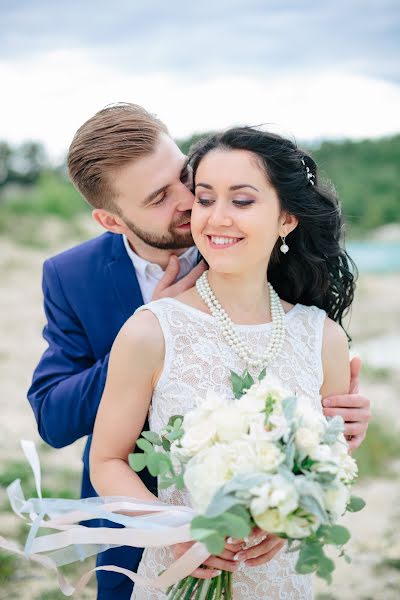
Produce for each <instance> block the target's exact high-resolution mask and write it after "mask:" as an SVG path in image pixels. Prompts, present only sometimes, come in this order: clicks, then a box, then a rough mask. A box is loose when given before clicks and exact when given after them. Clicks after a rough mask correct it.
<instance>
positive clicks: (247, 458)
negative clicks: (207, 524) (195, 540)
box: [184, 440, 257, 512]
mask: <svg viewBox="0 0 400 600" xmlns="http://www.w3.org/2000/svg"><path fill="white" fill-rule="evenodd" d="M256 470H257V455H256V452H255V448H254V446H253V445H251V444H249V443H248V442H245V441H243V440H235V441H234V442H231V443H230V444H219V443H217V444H215V445H213V446H210V447H208V448H205V449H204V450H202V451H201V452H199V453H198V454H197V455H196V456H195V457H194V458H192V459H191V460H190V461H189V462H188V463H187V465H186V470H185V473H184V483H185V486H186V488H187V489H188V491H189V493H190V496H191V499H192V505H193V507H194V508H195V509H196V510H198V511H199V512H204V511H205V510H206V508H207V506H208V504H209V502H210V501H211V499H212V497H213V495H214V494H215V492H216V491H217V490H218V489H219V488H220V487H222V486H223V485H224V484H225V483H226V482H227V481H230V480H231V479H232V478H233V477H234V476H235V475H239V474H241V473H252V472H254V471H256Z"/></svg>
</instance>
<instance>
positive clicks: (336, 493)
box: [324, 483, 350, 519]
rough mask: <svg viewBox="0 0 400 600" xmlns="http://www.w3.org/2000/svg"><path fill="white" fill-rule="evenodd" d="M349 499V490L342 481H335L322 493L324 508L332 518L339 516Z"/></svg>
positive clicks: (343, 511) (344, 509)
mask: <svg viewBox="0 0 400 600" xmlns="http://www.w3.org/2000/svg"><path fill="white" fill-rule="evenodd" d="M349 499H350V490H349V489H348V487H347V486H346V485H344V484H343V483H336V484H335V486H334V487H330V488H329V489H328V490H327V491H326V492H325V495H324V505H325V508H326V510H327V511H328V512H329V513H330V514H331V516H332V517H333V518H334V519H338V518H339V517H341V516H342V515H343V514H344V513H345V511H346V506H347V503H348V501H349Z"/></svg>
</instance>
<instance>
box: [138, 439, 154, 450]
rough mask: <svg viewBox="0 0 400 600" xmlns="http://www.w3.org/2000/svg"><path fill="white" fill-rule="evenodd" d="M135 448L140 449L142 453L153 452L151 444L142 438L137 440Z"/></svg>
mask: <svg viewBox="0 0 400 600" xmlns="http://www.w3.org/2000/svg"><path fill="white" fill-rule="evenodd" d="M136 446H137V447H138V448H140V449H141V450H143V452H149V453H151V452H154V448H153V444H151V443H150V442H148V441H147V440H145V439H143V438H139V439H138V441H137V442H136Z"/></svg>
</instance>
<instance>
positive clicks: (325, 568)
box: [317, 553, 335, 583]
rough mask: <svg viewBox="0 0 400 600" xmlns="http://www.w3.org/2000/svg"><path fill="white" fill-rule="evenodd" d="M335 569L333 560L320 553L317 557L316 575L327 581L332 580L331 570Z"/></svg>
mask: <svg viewBox="0 0 400 600" xmlns="http://www.w3.org/2000/svg"><path fill="white" fill-rule="evenodd" d="M334 570H335V563H334V562H333V560H331V559H330V558H328V557H327V556H326V555H325V554H324V553H322V556H321V558H320V559H319V565H318V569H317V575H318V577H321V578H322V579H325V581H327V582H328V583H330V582H331V581H332V577H331V575H332V572H333V571H334Z"/></svg>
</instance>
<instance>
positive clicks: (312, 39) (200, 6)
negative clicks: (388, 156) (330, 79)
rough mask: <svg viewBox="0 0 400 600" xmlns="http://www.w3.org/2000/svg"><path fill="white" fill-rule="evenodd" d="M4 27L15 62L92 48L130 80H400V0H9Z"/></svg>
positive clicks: (1, 50)
mask: <svg viewBox="0 0 400 600" xmlns="http://www.w3.org/2000/svg"><path fill="white" fill-rule="evenodd" d="M0 19H1V22H2V36H1V40H0V55H1V56H3V57H4V58H8V60H14V59H17V58H18V59H19V60H23V59H25V58H26V57H27V56H34V55H40V54H46V53H48V52H51V51H56V50H73V49H81V50H82V49H85V50H86V52H88V53H90V54H91V55H92V57H93V60H94V59H96V60H97V61H99V62H102V63H103V64H105V65H110V66H113V67H114V68H115V69H118V70H121V71H124V72H125V73H131V74H132V73H134V74H149V73H157V72H160V71H165V72H170V73H180V74H181V75H184V76H185V77H187V78H189V79H191V80H196V79H199V78H204V77H207V78H209V77H216V76H221V75H223V76H225V75H233V74H235V75H241V76H243V75H247V76H257V77H265V78H267V77H271V76H273V77H276V76H278V75H282V74H285V73H286V74H288V73H292V72H295V71H297V70H300V69H307V70H312V69H314V70H315V71H318V72H319V71H321V70H324V69H327V70H331V69H337V70H339V69H342V70H343V71H344V72H346V73H352V74H356V75H362V76H368V77H376V78H380V79H387V80H389V81H397V82H399V81H400V66H399V61H398V56H399V46H400V5H399V3H398V0H336V1H335V2H329V3H328V2H319V3H318V2H315V1H313V0H281V1H278V0H270V1H268V2H267V1H266V0H218V1H216V0H202V1H201V2H196V3H189V2H187V0H170V1H169V2H166V1H165V0H152V1H149V2H143V1H142V2H139V1H137V2H133V1H132V0H119V1H117V2H115V3H113V4H112V5H111V4H110V3H109V2H108V1H107V2H106V1H105V0H98V1H97V2H82V1H81V0H69V2H68V3H67V2H62V3H61V2H60V3H55V2H54V1H52V0H36V1H35V2H33V1H32V0H31V1H29V0H19V1H18V0H17V1H16V0H14V1H12V0H5V1H4V0H3V2H2V5H1V8H0Z"/></svg>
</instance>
